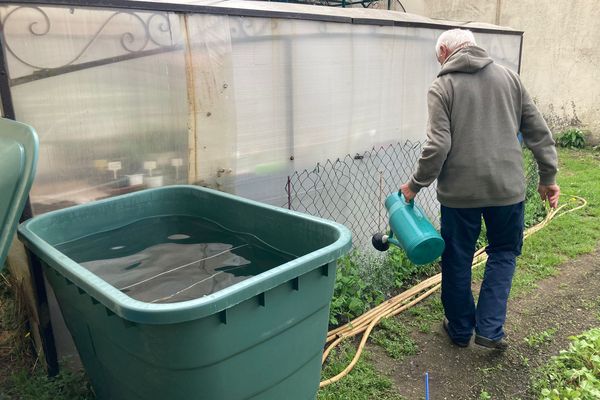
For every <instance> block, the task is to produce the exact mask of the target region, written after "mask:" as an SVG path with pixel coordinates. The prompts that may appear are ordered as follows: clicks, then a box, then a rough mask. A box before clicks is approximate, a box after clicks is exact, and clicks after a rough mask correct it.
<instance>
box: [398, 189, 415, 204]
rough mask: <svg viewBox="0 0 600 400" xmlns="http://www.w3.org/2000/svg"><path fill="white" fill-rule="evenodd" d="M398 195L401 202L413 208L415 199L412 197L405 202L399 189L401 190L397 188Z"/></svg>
mask: <svg viewBox="0 0 600 400" xmlns="http://www.w3.org/2000/svg"><path fill="white" fill-rule="evenodd" d="M398 197H400V200H402V202H403V203H404V204H408V205H409V206H411V207H413V208H414V206H415V199H412V200H411V201H410V203H407V202H406V199H405V198H404V195H403V194H402V191H401V190H398Z"/></svg>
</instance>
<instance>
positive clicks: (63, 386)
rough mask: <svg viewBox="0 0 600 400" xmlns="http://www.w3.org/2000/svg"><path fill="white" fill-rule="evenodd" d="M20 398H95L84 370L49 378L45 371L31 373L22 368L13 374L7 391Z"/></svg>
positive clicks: (37, 399)
mask: <svg viewBox="0 0 600 400" xmlns="http://www.w3.org/2000/svg"><path fill="white" fill-rule="evenodd" d="M6 394H7V395H8V396H9V397H8V398H11V397H10V396H15V398H18V399H20V400H88V399H90V400H91V399H94V398H95V397H94V395H93V393H92V391H91V388H90V384H89V382H88V380H87V377H86V376H85V374H84V373H83V372H77V373H73V372H69V371H67V370H66V369H63V370H62V372H61V373H60V374H59V375H57V376H55V377H53V378H48V376H47V375H46V373H45V372H43V371H41V370H39V369H38V370H37V371H36V372H35V373H33V374H30V373H28V372H27V371H25V370H20V371H19V372H16V373H15V374H13V375H12V377H11V379H10V381H9V388H8V390H7V392H6Z"/></svg>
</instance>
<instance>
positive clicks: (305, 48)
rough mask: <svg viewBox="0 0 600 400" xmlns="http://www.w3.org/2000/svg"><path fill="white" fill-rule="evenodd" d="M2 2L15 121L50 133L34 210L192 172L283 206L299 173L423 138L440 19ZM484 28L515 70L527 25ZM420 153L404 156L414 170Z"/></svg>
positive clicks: (484, 42) (489, 44) (198, 179)
mask: <svg viewBox="0 0 600 400" xmlns="http://www.w3.org/2000/svg"><path fill="white" fill-rule="evenodd" d="M244 4H246V3H244ZM277 7H280V6H277ZM290 7H291V6H290ZM0 12H1V16H2V18H3V21H4V29H5V39H6V40H5V50H6V54H7V61H8V64H9V70H10V78H11V84H12V88H11V90H12V94H13V99H14V103H15V110H16V113H17V118H18V119H20V120H22V121H24V122H27V123H30V124H32V125H33V126H34V127H36V129H37V130H38V132H39V133H40V137H41V154H40V170H39V173H38V179H37V181H36V183H35V185H34V189H33V192H32V200H33V201H34V211H36V212H40V211H43V210H46V209H49V208H56V207H60V206H64V205H67V204H72V203H81V202H85V201H89V200H93V199H96V198H101V197H105V196H110V195H114V194H118V193H123V192H126V191H129V190H135V189H139V188H143V187H148V186H156V185H162V184H171V183H184V182H192V183H197V184H200V185H206V186H210V187H214V188H217V189H220V190H224V191H228V192H231V193H236V194H239V195H242V196H245V197H249V198H252V199H256V200H260V201H265V202H268V203H271V204H276V205H283V204H286V202H287V194H286V189H285V186H286V183H287V177H288V176H289V175H291V174H292V173H293V172H294V171H301V170H304V169H311V168H314V167H315V166H316V165H317V163H324V162H326V161H327V160H336V159H337V158H338V157H340V158H343V157H344V156H345V155H346V154H350V155H352V156H354V155H356V154H358V155H359V156H360V155H362V154H363V153H364V152H365V151H368V150H370V149H372V148H374V147H375V148H378V147H380V146H386V145H388V144H391V143H404V142H406V141H407V140H410V141H412V142H422V141H424V140H425V130H426V122H427V107H426V94H427V90H428V88H429V86H430V84H431V82H432V81H433V80H434V79H435V77H436V75H437V73H438V71H439V68H440V67H439V65H438V64H437V61H436V58H435V53H434V45H435V41H436V39H437V37H438V36H439V34H440V33H442V32H443V30H442V29H431V28H426V27H419V28H415V27H404V26H377V25H360V24H346V23H336V22H324V21H314V20H302V19H285V18H266V17H265V18H258V17H240V16H226V15H211V14H178V15H175V14H165V13H158V12H150V11H148V12H145V11H117V10H107V9H81V8H61V7H34V6H22V7H15V6H5V7H2V8H0ZM348 12H351V13H356V12H357V11H356V10H354V11H348ZM367 14H368V15H371V14H369V13H367ZM384 14H385V15H384ZM384 14H381V16H382V17H383V16H387V17H389V16H390V15H391V14H388V13H384ZM361 15H362V14H361ZM377 15H379V14H377ZM476 38H477V40H478V42H479V44H480V45H481V46H482V47H484V48H487V49H488V51H489V52H490V55H491V56H492V57H493V58H494V59H495V60H496V61H498V62H499V63H501V64H502V65H505V66H507V67H509V68H512V69H515V70H516V69H517V67H518V61H519V49H520V36H519V35H512V34H502V33H500V32H499V33H497V34H496V33H493V34H492V33H485V34H480V33H477V34H476ZM188 160H189V162H188ZM414 161H415V159H414V158H411V159H406V160H401V161H396V162H400V163H403V165H398V168H399V169H402V170H407V169H410V168H411V166H412V165H413V164H414ZM372 172H373V173H374V174H375V175H377V173H378V171H375V170H374V171H372ZM374 179H375V178H374ZM399 183H400V182H399ZM340 201H344V199H340Z"/></svg>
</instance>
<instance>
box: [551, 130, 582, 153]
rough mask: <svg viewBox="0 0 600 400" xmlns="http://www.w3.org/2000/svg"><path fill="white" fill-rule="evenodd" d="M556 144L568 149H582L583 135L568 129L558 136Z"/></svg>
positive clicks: (579, 131)
mask: <svg viewBox="0 0 600 400" xmlns="http://www.w3.org/2000/svg"><path fill="white" fill-rule="evenodd" d="M556 144H557V145H559V146H560V147H568V148H570V149H583V148H584V147H585V135H584V134H583V132H582V131H581V130H580V129H577V128H573V129H568V130H566V131H564V132H562V133H560V134H559V135H558V137H557V138H556Z"/></svg>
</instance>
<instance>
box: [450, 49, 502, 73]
mask: <svg viewBox="0 0 600 400" xmlns="http://www.w3.org/2000/svg"><path fill="white" fill-rule="evenodd" d="M493 62H494V61H493V60H492V59H491V58H490V56H488V54H487V52H486V51H485V50H484V49H482V48H481V47H478V46H468V47H463V48H462V49H458V50H456V51H455V52H454V53H452V54H450V56H449V57H448V59H447V60H446V62H445V63H444V65H442V70H441V71H440V72H439V73H438V76H442V75H446V74H449V73H451V72H464V73H467V74H473V73H475V72H477V71H479V70H481V69H483V68H485V67H486V66H488V65H489V64H491V63H493Z"/></svg>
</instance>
